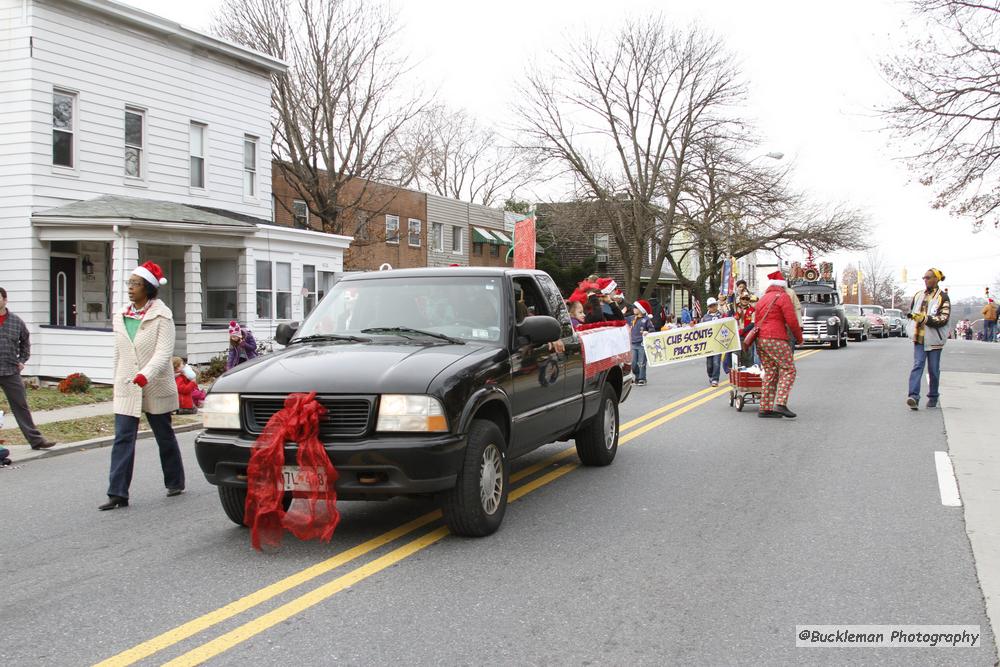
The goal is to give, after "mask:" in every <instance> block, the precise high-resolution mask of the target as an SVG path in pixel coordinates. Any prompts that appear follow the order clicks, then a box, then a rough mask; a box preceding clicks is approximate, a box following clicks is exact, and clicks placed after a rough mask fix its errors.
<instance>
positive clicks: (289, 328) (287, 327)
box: [274, 322, 299, 345]
mask: <svg viewBox="0 0 1000 667" xmlns="http://www.w3.org/2000/svg"><path fill="white" fill-rule="evenodd" d="M298 330H299V323H298V322H292V323H291V324H287V323H285V322H282V323H281V324H279V325H278V328H277V329H275V330H274V340H275V342H277V343H280V344H281V345H288V341H290V340H292V336H294V335H295V332H296V331H298Z"/></svg>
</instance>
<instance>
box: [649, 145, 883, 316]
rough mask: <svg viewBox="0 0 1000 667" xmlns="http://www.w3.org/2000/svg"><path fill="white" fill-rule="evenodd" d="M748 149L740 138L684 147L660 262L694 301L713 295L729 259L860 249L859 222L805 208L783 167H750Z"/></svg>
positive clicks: (837, 210) (849, 214)
mask: <svg viewBox="0 0 1000 667" xmlns="http://www.w3.org/2000/svg"><path fill="white" fill-rule="evenodd" d="M752 145H753V144H752V143H751V142H749V141H748V140H747V139H746V138H745V137H744V138H740V137H736V138H725V137H722V138H717V139H712V140H710V141H707V142H699V143H697V144H695V145H694V146H692V150H691V155H692V159H691V161H690V170H689V174H688V178H687V179H686V182H685V186H684V188H683V189H682V194H681V197H680V199H679V201H678V210H679V213H680V214H679V215H678V216H677V218H676V222H675V232H676V233H675V235H674V237H673V239H672V240H671V245H670V248H669V252H667V253H666V259H667V261H668V262H669V264H670V267H671V269H672V270H673V272H674V274H675V275H676V276H677V277H678V279H679V280H680V282H681V284H682V285H684V287H686V288H687V289H688V290H690V291H691V292H692V294H693V295H694V296H695V298H697V299H698V300H704V298H705V297H707V296H711V295H714V294H716V293H717V292H718V291H719V287H720V283H721V274H722V271H721V269H722V264H723V262H724V261H725V260H726V259H728V258H729V257H733V258H736V259H739V258H741V257H745V256H747V255H749V254H751V253H754V252H756V251H758V250H769V251H776V250H778V249H780V248H782V247H784V246H787V245H792V246H796V247H799V248H811V249H812V250H814V251H817V252H820V253H824V252H830V251H833V250H838V249H845V248H846V249H852V250H854V249H861V248H862V247H864V243H865V236H866V235H867V222H866V219H865V218H864V216H863V215H861V214H860V213H859V212H858V211H855V210H852V209H849V208H847V207H833V208H823V207H818V206H816V205H814V204H811V203H810V202H809V201H808V199H807V198H806V196H805V195H803V194H801V193H799V192H796V191H794V190H792V188H791V186H790V185H789V183H788V176H789V173H790V171H791V168H790V167H785V168H781V169H775V168H771V167H763V166H755V165H754V160H746V159H745V158H744V157H743V156H744V155H745V154H746V153H747V150H748V148H749V147H750V146H752ZM691 258H694V259H695V260H696V261H689V260H690V259H691Z"/></svg>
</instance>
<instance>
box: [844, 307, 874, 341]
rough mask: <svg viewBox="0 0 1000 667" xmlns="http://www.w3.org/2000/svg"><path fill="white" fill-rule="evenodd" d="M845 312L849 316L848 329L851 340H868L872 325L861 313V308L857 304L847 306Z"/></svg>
mask: <svg viewBox="0 0 1000 667" xmlns="http://www.w3.org/2000/svg"><path fill="white" fill-rule="evenodd" d="M844 312H845V313H846V314H847V327H848V333H849V334H850V336H851V338H853V339H854V340H856V341H862V340H868V337H869V336H870V335H871V326H872V324H871V320H869V319H868V318H867V317H866V316H865V314H864V313H863V312H862V311H861V306H859V305H857V304H856V303H849V304H845V305H844Z"/></svg>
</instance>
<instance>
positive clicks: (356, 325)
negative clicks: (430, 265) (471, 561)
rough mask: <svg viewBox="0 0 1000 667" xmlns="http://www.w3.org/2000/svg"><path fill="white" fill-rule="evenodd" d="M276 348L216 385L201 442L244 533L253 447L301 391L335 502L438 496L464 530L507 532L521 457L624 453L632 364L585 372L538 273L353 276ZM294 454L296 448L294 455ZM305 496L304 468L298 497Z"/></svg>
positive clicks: (209, 472) (286, 329)
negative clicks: (315, 419) (312, 408)
mask: <svg viewBox="0 0 1000 667" xmlns="http://www.w3.org/2000/svg"><path fill="white" fill-rule="evenodd" d="M275 339H276V340H277V342H279V343H280V344H282V345H286V347H285V348H284V349H283V350H281V351H279V352H276V353H275V354H271V355H267V356H264V357H261V358H259V359H256V360H254V361H251V362H248V363H245V364H241V365H240V366H237V367H236V368H234V369H233V370H231V371H229V372H228V373H226V374H224V375H222V376H221V377H220V378H219V379H218V380H217V381H216V382H215V384H214V385H213V386H212V389H211V391H210V392H209V394H208V396H207V397H206V399H205V405H204V408H203V410H202V414H203V417H204V423H205V431H204V432H202V433H201V434H200V435H199V436H198V437H197V439H196V442H195V451H196V454H197V458H198V463H199V465H200V466H201V469H202V471H203V472H204V474H205V477H206V478H207V479H208V481H209V482H210V483H212V484H215V485H216V486H218V487H219V498H220V501H221V503H222V507H223V509H224V511H225V513H226V515H227V516H228V517H229V518H230V519H231V520H232V521H234V522H235V523H237V524H242V523H243V519H244V505H245V502H246V493H247V491H246V489H247V481H246V475H247V464H248V462H249V460H250V451H251V446H252V445H253V443H254V441H255V440H256V439H257V437H258V436H259V435H260V433H261V432H262V430H263V428H264V426H265V424H267V422H268V420H269V419H270V417H271V416H272V415H273V414H274V413H275V412H277V411H278V410H279V409H281V407H282V405H283V402H284V400H285V397H286V396H287V395H288V394H290V393H295V392H309V391H315V392H317V399H318V400H319V401H320V403H322V404H323V405H324V406H325V407H326V408H327V410H328V413H327V415H326V416H325V417H324V419H323V421H322V422H321V426H320V441H321V442H322V443H323V446H324V448H325V450H326V452H327V454H328V456H329V457H330V461H331V462H332V463H333V465H334V466H335V467H336V469H337V471H338V473H339V479H338V481H337V482H336V490H337V495H338V497H339V498H342V499H345V500H359V499H385V498H391V497H393V496H401V495H422V496H423V495H426V496H436V497H437V498H438V499H439V500H440V502H441V505H442V510H443V514H444V518H445V522H446V523H447V525H448V527H449V528H450V529H451V530H452V531H453V532H454V533H457V534H461V535H476V536H481V535H488V534H490V533H492V532H494V531H495V530H497V528H498V527H499V526H500V523H501V521H502V520H503V516H504V512H505V510H506V507H507V495H508V490H509V484H510V482H509V469H510V461H511V459H514V458H515V457H518V456H521V455H522V454H526V453H528V452H530V451H532V450H534V449H536V448H538V447H541V446H542V445H544V444H546V443H549V442H554V441H556V440H568V439H571V438H572V439H575V440H576V450H577V454H578V455H579V457H580V460H581V461H582V462H583V463H584V465H591V466H605V465H608V464H610V463H611V462H612V461H613V460H614V458H615V454H616V452H617V451H618V427H619V415H618V405H619V403H621V402H622V401H624V400H625V399H626V397H627V396H628V395H629V392H630V390H631V388H632V384H633V375H632V372H631V368H630V367H628V366H625V365H623V364H621V363H614V364H610V367H607V368H604V370H598V371H596V372H594V373H590V372H585V369H584V362H583V357H582V353H581V347H582V346H581V342H580V336H579V334H577V333H576V332H575V331H574V330H573V327H572V324H571V322H570V318H569V313H568V312H567V309H566V304H565V302H564V301H563V299H562V296H561V295H560V293H559V290H558V288H557V287H556V284H555V282H554V281H553V280H552V278H550V277H549V276H548V274H546V273H543V272H541V271H528V270H515V269H507V268H486V267H482V268H438V269H412V270H400V271H382V272H373V273H361V274H357V275H352V276H348V277H346V278H344V279H342V280H341V281H340V282H338V283H337V284H336V285H334V286H333V287H332V289H330V291H329V293H328V294H327V295H326V296H325V297H324V299H323V300H322V301H321V302H320V303H319V305H318V306H317V307H316V308H315V309H314V310H313V312H312V313H311V314H310V315H309V317H308V318H307V319H306V320H305V322H303V323H302V325H301V326H300V325H299V324H298V323H297V322H296V323H293V324H290V325H289V324H282V325H280V326H279V327H278V330H277V333H276V336H275ZM602 367H603V366H602ZM294 460H295V446H294V444H289V445H288V446H286V448H285V461H286V462H292V461H294ZM295 488H296V487H295V482H294V475H292V476H290V479H289V480H286V484H285V490H286V500H288V499H289V498H290V492H293V491H294V490H295Z"/></svg>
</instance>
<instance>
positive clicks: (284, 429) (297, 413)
mask: <svg viewBox="0 0 1000 667" xmlns="http://www.w3.org/2000/svg"><path fill="white" fill-rule="evenodd" d="M325 414H326V408H324V407H323V406H322V405H320V403H319V402H318V401H317V400H316V392H310V393H308V394H289V395H288V397H287V398H286V399H285V406H284V407H283V408H282V409H281V410H279V411H278V412H276V413H274V415H273V416H272V417H271V419H269V420H268V422H267V426H265V427H264V431H263V433H261V434H260V437H259V438H257V441H256V442H254V444H253V451H251V453H250V464H249V466H248V467H247V501H246V507H245V514H244V519H243V521H244V523H245V524H246V525H247V526H249V527H250V542H251V544H253V547H254V549H261V548H262V545H266V546H268V547H278V546H279V545H280V544H281V537H282V533H283V532H284V530H288V531H289V532H290V533H292V534H293V535H295V536H296V537H298V538H299V539H300V540H311V539H320V540H323V541H325V542H329V541H330V538H331V537H333V531H334V530H335V529H336V528H337V524H338V523H339V522H340V513H339V512H338V511H337V492H336V490H335V487H334V484H335V482H336V481H337V470H336V469H335V468H334V467H333V464H331V463H330V457H328V456H327V454H326V450H325V449H323V444H322V443H321V442H320V441H319V421H320V419H321V418H322V417H323V416H324V415H325ZM286 442H294V443H297V444H298V451H297V454H296V458H297V461H298V464H299V469H300V479H304V480H305V481H306V485H307V486H308V491H296V492H295V497H294V498H293V500H292V504H291V506H290V507H289V508H288V511H287V512H286V511H285V508H284V504H283V502H282V501H283V499H284V495H285V481H284V475H283V474H282V466H284V464H285V443H286ZM321 469H322V470H323V471H325V473H326V480H327V483H326V485H321V484H320V483H319V480H320V472H319V471H320V470H321Z"/></svg>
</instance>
